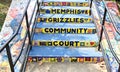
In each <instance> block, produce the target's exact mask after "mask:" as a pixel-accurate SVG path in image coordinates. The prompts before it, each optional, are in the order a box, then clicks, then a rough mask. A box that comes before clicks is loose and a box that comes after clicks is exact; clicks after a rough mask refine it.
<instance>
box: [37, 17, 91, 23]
mask: <svg viewBox="0 0 120 72" xmlns="http://www.w3.org/2000/svg"><path fill="white" fill-rule="evenodd" d="M37 22H47V23H51V22H52V23H55V22H61V23H89V22H92V19H91V18H38V19H37Z"/></svg>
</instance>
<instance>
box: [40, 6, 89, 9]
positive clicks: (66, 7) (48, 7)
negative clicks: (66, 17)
mask: <svg viewBox="0 0 120 72" xmlns="http://www.w3.org/2000/svg"><path fill="white" fill-rule="evenodd" d="M41 8H42V9H80V10H90V8H89V7H72V6H41Z"/></svg>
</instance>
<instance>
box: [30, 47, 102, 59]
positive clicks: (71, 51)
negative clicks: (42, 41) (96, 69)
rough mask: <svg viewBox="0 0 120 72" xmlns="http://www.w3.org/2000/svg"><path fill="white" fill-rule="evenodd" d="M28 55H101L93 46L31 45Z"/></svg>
mask: <svg viewBox="0 0 120 72" xmlns="http://www.w3.org/2000/svg"><path fill="white" fill-rule="evenodd" d="M29 56H33V57H34V56H41V57H61V56H62V57H102V53H101V52H99V51H96V50H95V48H93V47H89V48H67V47H47V46H39V47H38V46H33V48H32V50H31V51H30V54H29Z"/></svg>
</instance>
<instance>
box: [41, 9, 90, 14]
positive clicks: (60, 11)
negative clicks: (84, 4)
mask: <svg viewBox="0 0 120 72" xmlns="http://www.w3.org/2000/svg"><path fill="white" fill-rule="evenodd" d="M40 13H42V14H46V13H47V14H90V10H81V9H40Z"/></svg>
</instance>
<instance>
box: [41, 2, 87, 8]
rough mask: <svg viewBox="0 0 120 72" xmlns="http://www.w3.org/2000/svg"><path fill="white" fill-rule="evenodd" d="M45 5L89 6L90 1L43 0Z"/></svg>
mask: <svg viewBox="0 0 120 72" xmlns="http://www.w3.org/2000/svg"><path fill="white" fill-rule="evenodd" d="M42 5H43V6H81V7H83V6H84V7H87V6H89V3H88V2H81V3H79V2H43V3H42Z"/></svg>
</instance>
